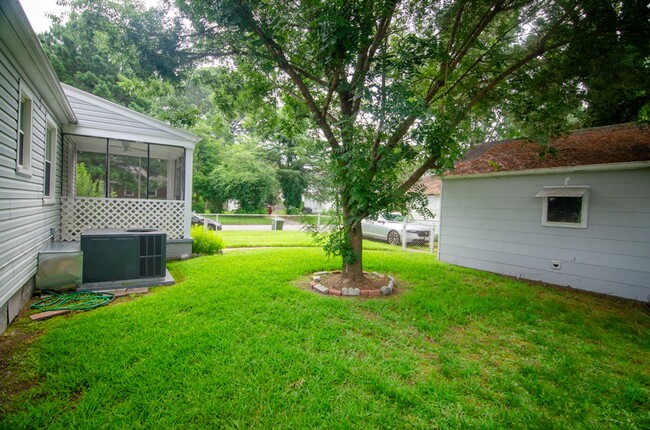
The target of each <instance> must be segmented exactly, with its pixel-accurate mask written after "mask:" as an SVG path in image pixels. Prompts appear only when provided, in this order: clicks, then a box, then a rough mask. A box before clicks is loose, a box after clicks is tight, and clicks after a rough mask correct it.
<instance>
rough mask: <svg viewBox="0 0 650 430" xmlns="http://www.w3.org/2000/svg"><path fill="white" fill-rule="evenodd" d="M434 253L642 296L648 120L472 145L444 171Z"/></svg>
mask: <svg viewBox="0 0 650 430" xmlns="http://www.w3.org/2000/svg"><path fill="white" fill-rule="evenodd" d="M438 253H439V258H440V260H441V261H445V262H448V263H452V264H456V265H459V266H464V267H471V268H475V269H481V270H486V271H490V272H496V273H500V274H505V275H510V276H515V277H518V278H524V279H530V280H538V281H543V282H546V283H550V284H556V285H562V286H569V287H572V288H578V289H582V290H588V291H593V292H598V293H604V294H610V295H614V296H619V297H624V298H629V299H635V300H641V301H646V302H647V301H650V127H648V126H647V125H639V124H622V125H617V126H610V127H602V128H593V129H586V130H581V131H577V132H574V133H572V134H570V135H567V136H564V137H562V138H559V139H555V140H553V141H551V142H550V143H549V144H548V145H546V146H540V145H539V144H536V143H533V142H530V141H525V140H511V141H502V142H492V143H486V144H482V145H478V146H476V147H474V148H473V149H472V150H470V151H469V152H468V154H467V155H466V157H465V158H464V159H463V160H462V161H460V162H459V163H458V164H457V166H456V168H455V170H454V171H453V172H451V173H450V174H449V175H447V176H446V177H445V178H444V181H443V190H442V203H441V234H440V243H439V249H438Z"/></svg>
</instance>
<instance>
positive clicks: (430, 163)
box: [397, 156, 438, 194]
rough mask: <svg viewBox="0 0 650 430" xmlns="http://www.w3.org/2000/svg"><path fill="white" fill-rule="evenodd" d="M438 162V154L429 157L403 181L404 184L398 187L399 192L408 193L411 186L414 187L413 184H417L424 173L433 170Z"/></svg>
mask: <svg viewBox="0 0 650 430" xmlns="http://www.w3.org/2000/svg"><path fill="white" fill-rule="evenodd" d="M437 162H438V156H431V157H429V158H427V159H426V160H425V161H424V163H422V164H421V165H420V167H418V168H417V169H415V171H414V172H413V173H412V174H411V176H409V177H408V179H406V181H404V182H403V183H402V184H401V185H400V186H399V187H398V188H397V189H398V190H399V192H400V193H402V194H404V193H406V192H407V191H408V190H410V189H411V187H412V186H413V185H415V183H416V182H417V181H419V180H420V178H421V177H422V175H424V174H425V173H427V171H428V170H431V169H433V168H434V167H435V166H436V163H437Z"/></svg>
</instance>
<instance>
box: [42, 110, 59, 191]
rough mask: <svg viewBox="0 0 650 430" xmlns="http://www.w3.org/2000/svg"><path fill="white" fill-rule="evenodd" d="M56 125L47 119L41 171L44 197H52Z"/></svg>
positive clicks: (54, 174)
mask: <svg viewBox="0 0 650 430" xmlns="http://www.w3.org/2000/svg"><path fill="white" fill-rule="evenodd" d="M56 134H57V133H56V126H55V125H54V124H52V123H51V122H49V121H48V123H47V130H46V132H45V166H44V171H43V176H44V180H43V182H44V190H43V195H44V196H45V198H54V183H55V177H56V173H55V171H54V169H55V168H56Z"/></svg>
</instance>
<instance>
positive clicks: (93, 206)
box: [61, 197, 185, 241]
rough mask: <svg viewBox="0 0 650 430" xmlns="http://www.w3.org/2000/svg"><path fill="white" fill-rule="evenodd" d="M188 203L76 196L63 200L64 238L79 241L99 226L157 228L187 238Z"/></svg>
mask: <svg viewBox="0 0 650 430" xmlns="http://www.w3.org/2000/svg"><path fill="white" fill-rule="evenodd" d="M184 212H185V202H184V201H182V200H135V199H104V198H96V197H74V198H63V199H61V240H65V241H78V240H79V239H80V238H81V233H82V232H83V231H84V230H88V229H98V228H119V229H126V228H157V229H160V230H163V231H164V232H165V233H167V239H168V240H169V239H183V231H184V229H183V221H184Z"/></svg>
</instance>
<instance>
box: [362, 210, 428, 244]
mask: <svg viewBox="0 0 650 430" xmlns="http://www.w3.org/2000/svg"><path fill="white" fill-rule="evenodd" d="M405 220H406V233H405V232H404V221H405ZM412 221H413V219H411V218H409V217H406V219H405V217H404V216H402V215H401V214H399V213H395V212H393V213H387V214H383V215H380V216H378V217H377V219H374V220H373V219H370V218H366V219H364V220H363V221H361V230H362V231H363V237H364V238H367V239H380V240H385V241H387V242H388V243H390V244H391V245H401V244H402V235H403V234H406V243H411V242H416V243H417V244H418V245H419V244H424V243H427V242H429V235H430V232H431V227H429V226H428V225H419V224H413V223H412Z"/></svg>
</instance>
